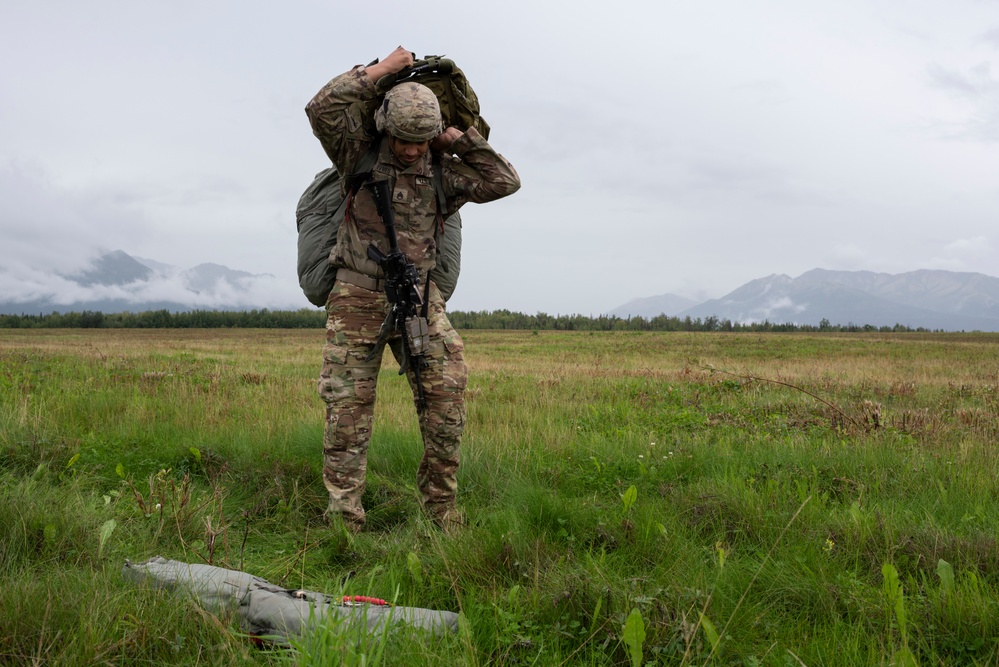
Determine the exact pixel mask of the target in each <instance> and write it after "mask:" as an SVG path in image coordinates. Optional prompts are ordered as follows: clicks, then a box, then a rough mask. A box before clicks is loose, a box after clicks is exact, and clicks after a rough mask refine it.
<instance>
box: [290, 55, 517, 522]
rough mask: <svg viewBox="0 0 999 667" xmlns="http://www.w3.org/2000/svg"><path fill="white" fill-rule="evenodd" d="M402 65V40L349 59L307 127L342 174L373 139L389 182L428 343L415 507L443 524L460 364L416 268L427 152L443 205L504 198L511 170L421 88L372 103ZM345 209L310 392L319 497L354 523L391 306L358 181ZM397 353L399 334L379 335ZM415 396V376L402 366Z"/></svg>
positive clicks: (434, 212)
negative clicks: (314, 392) (317, 399)
mask: <svg viewBox="0 0 999 667" xmlns="http://www.w3.org/2000/svg"><path fill="white" fill-rule="evenodd" d="M412 64H413V56H412V54H411V53H410V52H409V51H407V50H406V49H404V48H402V47H401V46H400V47H399V48H397V49H396V50H395V51H393V52H392V53H391V54H390V55H389V56H388V57H386V58H385V59H384V60H382V61H381V62H378V63H376V64H373V65H370V66H368V67H362V66H357V67H354V68H353V69H351V70H350V71H348V72H346V73H344V74H341V75H340V76H338V77H336V78H334V79H333V80H332V81H330V82H329V83H328V84H326V85H325V86H324V87H323V88H322V90H320V91H319V93H317V94H316V96H315V97H314V98H313V99H312V101H311V102H309V104H308V105H307V106H306V108H305V111H306V114H307V115H308V117H309V122H310V123H311V125H312V129H313V132H314V133H315V135H316V137H318V138H319V141H320V143H321V144H322V146H323V149H324V150H325V151H326V154H327V155H328V156H329V158H330V160H332V161H333V164H334V165H335V166H336V168H337V170H338V171H339V172H340V173H341V174H345V175H347V174H353V173H354V172H355V167H356V165H357V163H358V161H359V160H360V158H361V157H362V156H364V155H365V154H370V153H369V149H371V148H372V147H376V150H377V159H376V160H375V164H374V166H373V167H372V174H371V175H368V177H369V178H377V179H385V178H387V179H389V182H390V184H391V187H392V190H391V200H392V210H393V212H394V215H395V223H396V230H397V237H398V245H399V249H400V250H401V251H402V252H403V253H404V254H405V255H406V257H408V259H409V260H410V261H411V262H412V263H413V264H414V265H415V266H416V268H417V269H418V271H419V275H420V288H421V294H425V295H426V297H427V298H428V312H427V318H428V324H429V327H428V328H429V336H430V337H429V344H428V346H427V351H426V353H425V359H426V361H427V365H426V366H425V367H423V368H422V373H421V382H420V384H421V385H422V387H423V395H424V398H425V408H424V409H422V410H421V409H420V407H419V401H416V403H417V410H418V412H419V420H420V433H421V434H422V437H423V460H422V461H421V462H420V466H419V470H418V471H417V484H418V486H419V489H420V494H421V497H422V502H423V508H424V512H425V513H426V514H427V516H428V517H429V518H430V519H432V520H433V521H434V522H435V523H437V524H438V525H440V526H442V527H444V528H445V529H447V528H451V527H452V526H454V525H456V524H458V523H460V521H461V520H460V517H459V513H458V512H457V510H456V508H455V492H456V489H457V481H456V477H455V475H456V473H457V470H458V459H459V448H460V445H461V434H462V431H463V429H464V426H465V396H464V392H465V385H466V383H467V380H468V370H467V368H466V366H465V361H464V357H463V354H462V351H463V349H464V346H463V344H462V341H461V337H460V336H459V335H458V333H457V332H456V331H455V330H454V328H453V327H452V326H451V323H450V322H449V321H448V318H447V315H446V314H445V310H444V300H443V299H442V298H441V295H440V292H439V291H438V290H437V287H436V285H434V283H433V281H430V282H429V285H427V283H426V281H427V280H428V278H427V276H428V273H429V272H430V270H431V269H433V267H434V264H435V251H436V243H437V238H436V229H437V225H438V220H439V215H440V211H438V206H437V198H436V196H435V188H434V185H433V171H432V170H433V168H434V165H433V161H432V159H431V158H432V153H437V154H439V155H440V162H439V164H440V169H441V174H440V180H441V183H442V185H443V193H444V195H445V197H446V202H447V206H446V209H447V210H448V211H449V212H454V211H457V210H458V208H460V207H461V206H462V205H463V204H464V203H466V202H470V201H471V202H476V203H482V202H488V201H493V200H495V199H499V198H501V197H505V196H507V195H510V194H513V193H514V192H516V191H517V189H519V187H520V177H519V176H518V175H517V172H516V171H515V170H514V168H513V166H512V165H511V164H510V163H509V162H507V161H506V160H505V159H504V158H503V157H502V156H501V155H499V153H497V152H496V151H495V150H493V148H492V147H491V146H490V145H489V144H488V143H487V142H486V140H485V139H484V138H483V137H482V135H480V134H479V133H478V132H477V131H476V130H475V129H474V128H470V129H469V130H467V131H466V132H462V131H461V130H459V129H457V128H454V127H448V128H443V126H442V121H441V114H440V108H439V104H438V101H437V97H436V96H435V95H434V93H433V92H432V91H430V89H428V88H427V87H425V86H423V85H421V84H418V83H414V82H405V83H401V84H399V85H398V86H396V87H394V88H392V89H391V90H389V91H388V92H387V93H386V94H385V97H384V101H383V102H382V103H381V104H380V105H378V106H377V110H376V111H375V112H374V121H375V122H374V126H375V127H374V131H373V130H372V127H371V123H370V118H369V115H370V113H371V109H372V107H373V106H374V105H375V104H377V98H378V93H377V91H376V87H375V82H377V81H378V79H379V78H381V77H382V76H384V75H386V74H393V73H396V72H399V71H401V70H403V69H404V68H406V67H408V66H411V65H412ZM347 180H348V179H346V178H344V179H342V181H343V185H342V187H343V191H344V195H345V196H347V197H348V201H347V207H348V209H347V212H346V216H345V219H344V223H343V225H342V226H341V227H340V230H339V232H338V234H337V242H336V246H335V247H334V248H333V251H332V253H331V255H330V262H331V263H332V264H333V265H334V266H336V267H338V268H337V280H336V284H335V285H334V287H333V290H332V291H331V292H330V295H329V298H328V299H327V302H326V312H327V320H326V345H325V346H324V347H323V367H322V371H321V373H320V378H319V395H320V396H321V397H322V399H323V401H325V403H326V427H325V433H324V438H323V446H324V461H323V479H324V482H325V484H326V488H327V490H328V491H329V494H330V500H329V508H328V510H327V515H328V516H330V517H331V518H332V517H333V516H335V515H340V516H341V517H342V518H343V522H344V524H345V525H346V527H347V528H348V529H350V530H352V531H353V532H358V531H360V530H361V529H362V528H363V527H364V520H365V519H364V508H363V507H362V506H361V496H362V494H363V492H364V481H365V471H366V468H367V450H368V441H369V439H370V437H371V427H372V422H373V417H374V403H375V388H376V385H377V382H378V371H379V369H380V367H381V360H382V350H383V345H384V344H385V343H382V341H379V329H380V327H381V325H382V322H383V321H384V320H385V318H386V315H387V314H388V313H389V311H390V309H391V306H390V304H389V303H388V301H387V299H386V294H385V291H384V274H383V272H382V270H381V268H380V267H379V266H378V264H377V263H376V262H375V261H373V260H372V259H370V258H369V257H368V252H367V251H368V246H369V244H374V245H375V246H377V247H378V248H379V249H380V250H381V251H382V252H383V253H386V254H387V253H388V250H389V243H388V239H387V236H386V228H385V225H384V223H383V221H382V219H381V217H380V216H379V215H378V212H377V210H376V206H375V202H374V197H373V195H372V193H371V192H370V191H369V190H368V189H367V188H363V187H362V188H360V189H357V190H353V189H351V190H350V191H348V187H347V184H346V181H347ZM386 343H387V344H388V345H389V347H390V348H391V349H392V352H393V354H394V355H395V357H396V359H402V345H403V341H402V340H401V338H400V337H399V335H397V334H395V335H393V336H392V337H391V338H389V339H388V341H386ZM407 375H408V377H409V382H410V385H411V387H412V389H413V394H414V400H415V399H416V397H417V393H418V392H417V387H416V384H415V383H416V378H415V377H414V373H413V371H412V369H409V370H408V371H407Z"/></svg>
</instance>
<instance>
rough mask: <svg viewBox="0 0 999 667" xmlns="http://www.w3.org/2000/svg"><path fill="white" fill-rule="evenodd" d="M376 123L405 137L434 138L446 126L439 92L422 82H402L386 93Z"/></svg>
mask: <svg viewBox="0 0 999 667" xmlns="http://www.w3.org/2000/svg"><path fill="white" fill-rule="evenodd" d="M375 127H377V128H378V131H379V132H388V133H389V134H390V135H392V136H393V137H395V138H396V139H402V140H403V141H417V142H419V141H430V140H431V139H433V138H434V137H436V136H437V135H438V134H440V133H441V132H442V131H443V129H444V126H443V123H442V122H441V107H440V103H439V102H438V101H437V96H436V95H435V94H434V92H433V91H432V90H430V89H429V88H427V87H426V86H424V85H423V84H421V83H415V82H412V81H407V82H405V83H400V84H399V85H398V86H395V87H394V88H392V89H391V90H389V91H388V92H387V93H385V100H384V101H383V102H382V105H381V106H380V107H379V108H378V111H376V112H375Z"/></svg>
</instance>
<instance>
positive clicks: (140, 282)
mask: <svg viewBox="0 0 999 667" xmlns="http://www.w3.org/2000/svg"><path fill="white" fill-rule="evenodd" d="M274 282H275V278H274V276H272V275H270V274H254V273H249V272H247V271H238V270H234V269H230V268H228V267H226V266H222V265H220V264H211V263H208V264H199V265H198V266H195V267H193V268H190V269H180V268H178V267H175V266H171V265H169V264H164V263H162V262H157V261H155V260H149V259H143V258H140V257H133V256H131V255H129V254H128V253H126V252H124V251H122V250H115V251H114V252H110V253H107V254H105V255H102V256H101V257H98V258H97V259H95V260H94V261H93V262H91V264H90V265H89V266H87V267H86V268H85V269H83V270H81V271H77V272H74V273H69V274H65V275H54V276H47V277H46V279H45V280H44V281H39V280H38V279H37V278H35V279H34V280H32V281H24V283H23V284H22V288H23V289H22V292H23V293H22V294H20V295H16V296H15V295H11V294H7V295H4V297H0V298H3V301H0V314H15V315H18V314H22V313H29V314H35V313H40V314H48V313H52V312H59V313H66V312H74V311H75V312H81V311H84V310H90V311H100V312H104V313H115V312H123V311H131V312H143V311H147V310H169V311H174V312H182V311H189V310H195V309H205V310H250V309H253V308H263V307H271V306H269V305H268V304H264V303H261V302H260V300H261V299H262V298H263V297H262V294H263V293H265V292H266V293H273V292H274V291H275V290H273V289H270V290H268V289H266V287H267V286H268V285H270V284H272V283H274ZM288 301H290V299H288ZM304 302H305V299H304V297H303V298H302V303H298V304H293V303H288V304H287V305H283V306H278V307H282V308H288V309H297V308H301V307H302V306H303V304H304Z"/></svg>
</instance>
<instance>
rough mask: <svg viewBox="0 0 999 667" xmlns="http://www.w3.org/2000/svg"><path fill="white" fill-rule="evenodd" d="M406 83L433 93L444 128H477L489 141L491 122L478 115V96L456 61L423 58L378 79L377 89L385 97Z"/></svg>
mask: <svg viewBox="0 0 999 667" xmlns="http://www.w3.org/2000/svg"><path fill="white" fill-rule="evenodd" d="M375 62H377V61H375ZM403 81H416V82H417V83H422V84H423V85H424V86H426V87H427V88H429V89H430V90H432V91H434V94H435V95H436V96H437V101H438V102H440V106H441V117H442V118H443V120H444V127H449V126H452V125H453V126H454V127H457V128H458V129H459V130H461V131H462V132H464V131H465V130H467V129H468V128H470V127H474V128H475V129H476V130H478V132H479V134H481V135H482V137H483V138H484V139H489V123H487V122H486V120H485V119H484V118H483V117H482V116H481V115H480V114H479V97H478V95H476V94H475V91H474V90H472V86H470V85H469V83H468V78H467V77H466V76H465V73H464V72H462V71H461V69H460V68H459V67H458V66H457V65H455V64H454V61H453V60H450V59H448V58H443V57H441V56H424V58H423V59H422V60H417V61H416V62H414V63H413V66H412V67H407V68H406V69H404V70H402V71H401V72H398V73H396V74H386V75H385V76H383V77H382V78H380V79H378V81H377V82H376V84H375V87H376V88H377V89H378V91H379V93H380V94H381V95H384V94H385V93H386V92H388V90H389V89H390V88H392V87H393V86H395V85H397V84H400V83H402V82H403ZM373 111H374V109H372V112H373Z"/></svg>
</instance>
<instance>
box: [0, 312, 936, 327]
mask: <svg viewBox="0 0 999 667" xmlns="http://www.w3.org/2000/svg"><path fill="white" fill-rule="evenodd" d="M448 318H449V319H450V320H451V323H452V324H453V325H454V327H455V328H456V329H466V330H467V329H511V330H534V331H731V332H766V331H780V332H793V331H802V332H810V331H811V332H814V331H829V332H861V331H868V332H874V331H877V332H909V331H929V329H924V328H922V327H918V328H912V327H909V326H906V325H904V324H896V325H894V326H874V325H871V324H863V325H860V324H853V323H848V324H832V323H831V322H829V320H826V319H823V320H822V321H821V322H819V324H818V325H817V326H816V325H810V324H794V323H778V322H769V321H763V322H747V323H743V322H733V321H732V320H729V319H723V318H718V317H705V318H700V317H696V318H691V317H689V316H687V317H676V316H669V315H665V314H663V315H657V316H655V317H650V318H645V317H617V316H616V315H597V316H592V315H549V314H547V313H536V314H534V315H528V314H525V313H518V312H515V311H510V310H491V311H486V310H481V311H471V312H465V311H460V310H458V311H454V312H451V313H448ZM325 324H326V313H325V311H323V310H315V309H310V308H302V309H300V310H268V309H266V308H265V309H263V310H246V311H228V310H192V311H186V312H170V311H168V310H150V311H145V312H141V313H130V312H124V313H102V312H100V311H91V310H84V311H82V312H70V313H55V312H53V313H49V314H48V315H44V314H38V315H0V329H218V328H227V329H228V328H244V329H312V328H323V327H324V326H325Z"/></svg>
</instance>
